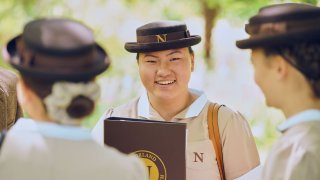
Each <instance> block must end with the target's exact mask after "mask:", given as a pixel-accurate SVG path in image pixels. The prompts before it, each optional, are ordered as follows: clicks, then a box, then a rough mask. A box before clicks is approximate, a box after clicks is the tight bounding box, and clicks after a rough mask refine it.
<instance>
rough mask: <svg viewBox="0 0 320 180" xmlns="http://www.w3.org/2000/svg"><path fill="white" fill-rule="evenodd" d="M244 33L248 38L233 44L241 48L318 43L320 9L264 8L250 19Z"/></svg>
mask: <svg viewBox="0 0 320 180" xmlns="http://www.w3.org/2000/svg"><path fill="white" fill-rule="evenodd" d="M245 30H246V32H247V33H248V34H249V35H250V37H249V38H248V39H244V40H239V41H237V42H236V45H237V47H239V48H241V49H248V48H255V47H268V46H269V47H273V46H280V45H285V44H291V43H294V42H300V41H320V8H319V7H317V6H313V5H309V4H303V3H284V4H276V5H270V6H266V7H264V8H261V9H260V10H259V12H258V14H257V15H255V16H253V17H251V18H250V19H249V23H248V24H246V27H245Z"/></svg>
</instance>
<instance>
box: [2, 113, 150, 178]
mask: <svg viewBox="0 0 320 180" xmlns="http://www.w3.org/2000/svg"><path fill="white" fill-rule="evenodd" d="M0 179H1V180H106V179H110V180H118V179H119V180H147V173H146V171H145V167H144V165H143V163H142V162H141V161H140V159H138V157H136V156H133V155H130V156H128V155H124V154H122V153H120V152H118V151H117V150H116V149H114V148H111V147H107V146H101V145H99V144H97V143H96V142H95V141H94V140H92V137H91V134H90V130H88V129H84V128H81V127H74V126H63V125H58V124H55V123H40V122H36V121H33V120H31V119H19V121H18V122H17V123H16V124H15V125H14V126H13V127H12V128H11V129H10V130H9V131H8V133H7V135H6V137H5V139H4V142H3V144H2V146H1V150H0Z"/></svg>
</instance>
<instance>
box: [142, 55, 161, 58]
mask: <svg viewBox="0 0 320 180" xmlns="http://www.w3.org/2000/svg"><path fill="white" fill-rule="evenodd" d="M143 57H153V58H158V57H157V56H155V55H152V54H145V55H144V56H143Z"/></svg>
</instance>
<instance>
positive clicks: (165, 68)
mask: <svg viewBox="0 0 320 180" xmlns="http://www.w3.org/2000/svg"><path fill="white" fill-rule="evenodd" d="M170 73H171V69H170V66H169V65H168V64H167V63H160V65H159V67H158V70H157V75H158V76H167V75H169V74H170Z"/></svg>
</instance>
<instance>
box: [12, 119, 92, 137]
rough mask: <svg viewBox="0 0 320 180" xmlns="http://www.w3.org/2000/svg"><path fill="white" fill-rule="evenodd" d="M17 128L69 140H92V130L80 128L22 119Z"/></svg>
mask: <svg viewBox="0 0 320 180" xmlns="http://www.w3.org/2000/svg"><path fill="white" fill-rule="evenodd" d="M17 126H18V127H17V128H16V129H21V130H25V131H38V132H39V133H40V134H42V135H43V136H47V137H53V138H60V139H68V140H79V141H80V140H89V139H92V137H91V134H90V130H89V129H86V128H82V127H79V126H68V125H60V124H56V123H50V122H38V121H34V120H32V119H27V118H20V119H19V120H18V122H17Z"/></svg>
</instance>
